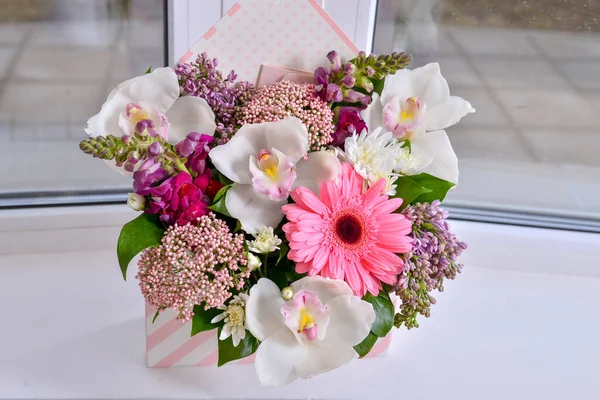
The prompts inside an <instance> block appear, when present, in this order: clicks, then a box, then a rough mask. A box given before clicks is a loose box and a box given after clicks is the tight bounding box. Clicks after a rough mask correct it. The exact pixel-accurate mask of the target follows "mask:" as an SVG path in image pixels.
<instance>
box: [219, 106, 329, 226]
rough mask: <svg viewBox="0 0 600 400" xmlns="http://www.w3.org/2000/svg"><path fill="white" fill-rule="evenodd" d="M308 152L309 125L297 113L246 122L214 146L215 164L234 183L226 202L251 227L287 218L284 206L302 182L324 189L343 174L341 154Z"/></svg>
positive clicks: (229, 208)
mask: <svg viewBox="0 0 600 400" xmlns="http://www.w3.org/2000/svg"><path fill="white" fill-rule="evenodd" d="M307 151H308V132H307V130H306V127H305V126H304V124H302V122H301V121H300V120H299V119H298V118H293V117H288V118H285V119H283V120H280V121H277V122H265V123H262V124H246V125H244V126H242V127H241V128H240V130H239V131H238V132H237V133H236V134H235V136H234V137H233V138H232V139H231V140H230V141H229V142H227V143H226V144H224V145H221V146H217V147H215V148H214V149H212V150H211V152H210V153H209V156H210V159H211V161H212V163H213V164H214V166H215V168H217V170H219V172H220V173H222V174H223V175H225V176H226V177H227V178H229V179H230V180H232V181H233V182H234V185H233V186H232V187H231V189H229V190H228V191H227V194H226V197H225V207H226V208H227V211H228V212H229V214H230V215H231V216H232V217H233V218H236V219H237V220H239V221H240V223H241V224H242V228H243V229H244V230H245V231H246V232H248V233H258V232H260V230H261V229H264V228H265V227H267V228H269V227H272V228H274V227H276V226H277V225H278V224H279V222H281V220H282V219H283V213H282V212H281V206H283V205H285V204H287V198H288V196H289V194H290V192H291V191H292V190H293V189H295V188H296V187H299V186H305V187H307V188H309V189H311V190H313V191H317V192H318V190H319V185H320V183H321V182H323V181H326V180H331V179H335V178H336V177H337V176H338V175H339V173H340V172H341V164H340V162H339V161H338V159H337V158H336V156H335V154H333V153H331V152H328V151H317V152H312V153H308V154H306V153H307ZM305 156H306V157H305Z"/></svg>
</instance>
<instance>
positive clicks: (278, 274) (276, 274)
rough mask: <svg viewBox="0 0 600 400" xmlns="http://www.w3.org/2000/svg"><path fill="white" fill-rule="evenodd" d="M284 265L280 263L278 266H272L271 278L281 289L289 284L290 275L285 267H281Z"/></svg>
mask: <svg viewBox="0 0 600 400" xmlns="http://www.w3.org/2000/svg"><path fill="white" fill-rule="evenodd" d="M281 267H284V265H283V264H282V265H278V266H274V267H273V268H271V271H270V274H269V276H270V278H271V280H272V281H273V282H274V283H275V284H276V285H277V287H278V288H279V289H282V290H283V288H285V287H287V286H289V285H288V282H289V281H288V277H287V272H288V271H286V269H285V268H281Z"/></svg>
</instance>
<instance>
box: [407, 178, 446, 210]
mask: <svg viewBox="0 0 600 400" xmlns="http://www.w3.org/2000/svg"><path fill="white" fill-rule="evenodd" d="M410 179H412V180H413V181H414V182H415V183H418V184H419V185H421V186H423V187H425V188H427V189H429V192H427V193H424V194H422V195H420V196H419V197H417V198H416V199H415V200H414V201H413V203H431V202H433V201H434V200H439V201H443V200H444V198H446V194H447V193H448V190H450V189H451V188H453V187H454V183H452V182H448V181H445V180H443V179H440V178H436V177H435V176H433V175H429V174H426V173H424V172H423V173H421V174H419V175H414V176H411V177H410Z"/></svg>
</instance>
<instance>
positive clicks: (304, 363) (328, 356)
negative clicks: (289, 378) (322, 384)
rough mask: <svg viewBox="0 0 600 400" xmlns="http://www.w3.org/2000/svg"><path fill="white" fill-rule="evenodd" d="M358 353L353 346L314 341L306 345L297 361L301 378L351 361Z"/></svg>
mask: <svg viewBox="0 0 600 400" xmlns="http://www.w3.org/2000/svg"><path fill="white" fill-rule="evenodd" d="M357 356H358V355H357V353H356V351H354V349H353V348H352V347H351V346H335V347H324V346H319V345H318V344H317V343H316V342H313V343H311V344H309V345H307V346H304V352H303V353H302V359H300V360H298V361H296V364H295V369H296V373H297V374H298V377H299V378H302V379H308V378H310V377H313V376H315V375H318V374H322V373H323V372H327V371H331V370H332V369H336V368H339V367H341V366H342V365H344V364H347V363H349V362H350V361H352V359H354V358H356V357H357Z"/></svg>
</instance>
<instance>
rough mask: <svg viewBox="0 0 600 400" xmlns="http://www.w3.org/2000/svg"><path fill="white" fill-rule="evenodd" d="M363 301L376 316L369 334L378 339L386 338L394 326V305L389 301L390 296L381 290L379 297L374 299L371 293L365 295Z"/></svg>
mask: <svg viewBox="0 0 600 400" xmlns="http://www.w3.org/2000/svg"><path fill="white" fill-rule="evenodd" d="M363 300H364V301H366V302H368V303H371V304H372V305H373V309H374V310H375V314H376V315H377V316H376V318H375V322H373V326H372V327H371V332H372V333H373V334H375V336H378V337H385V336H387V334H388V333H390V331H391V330H392V327H393V326H394V304H393V303H392V300H391V299H390V295H389V294H387V293H386V292H385V291H383V290H381V291H380V292H379V296H377V297H376V296H373V295H372V294H371V293H367V294H366V295H365V296H364V297H363Z"/></svg>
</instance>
